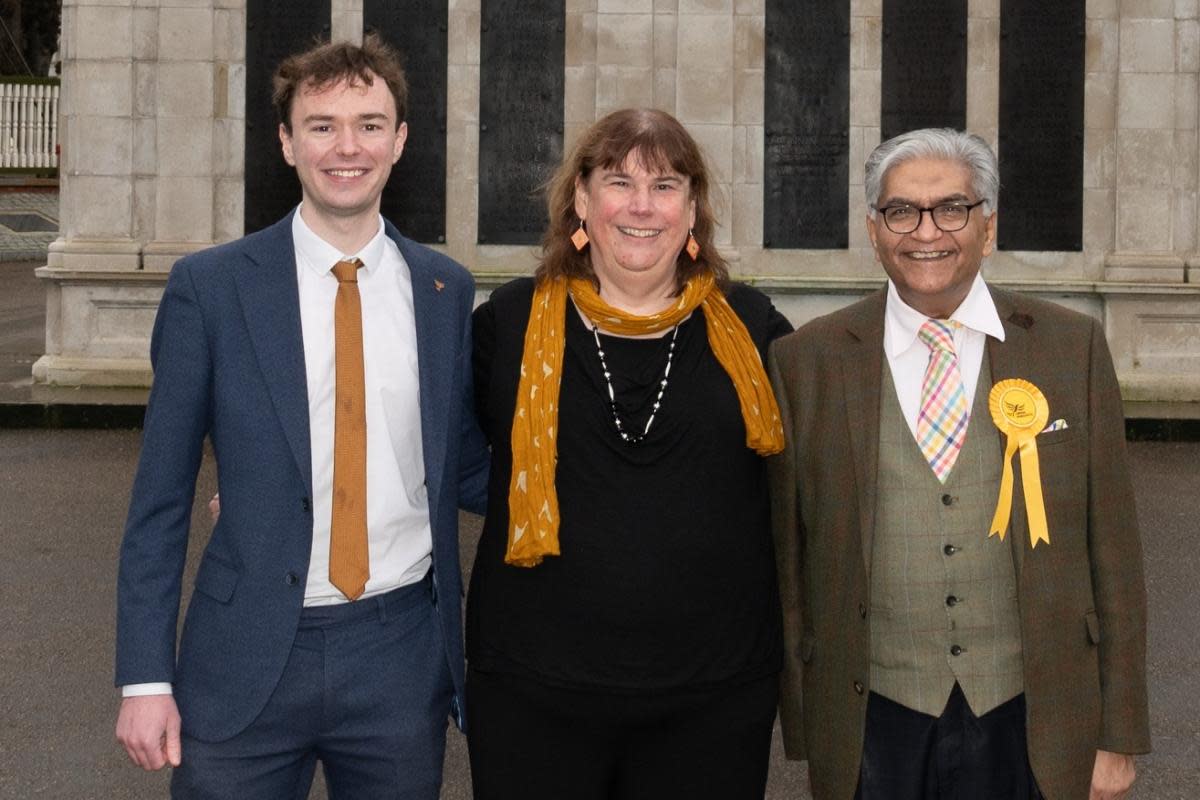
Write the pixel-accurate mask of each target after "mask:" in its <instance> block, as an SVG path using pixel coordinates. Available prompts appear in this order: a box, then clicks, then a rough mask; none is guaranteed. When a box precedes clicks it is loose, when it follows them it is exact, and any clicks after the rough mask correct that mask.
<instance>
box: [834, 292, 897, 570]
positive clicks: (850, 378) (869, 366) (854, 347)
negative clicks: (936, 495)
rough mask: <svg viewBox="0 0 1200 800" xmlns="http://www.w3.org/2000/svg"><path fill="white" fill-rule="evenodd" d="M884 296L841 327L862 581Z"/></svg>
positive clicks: (870, 521) (875, 456) (874, 470)
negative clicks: (845, 335)
mask: <svg viewBox="0 0 1200 800" xmlns="http://www.w3.org/2000/svg"><path fill="white" fill-rule="evenodd" d="M886 299H887V293H886V292H885V291H881V292H877V293H876V294H874V295H872V296H871V297H870V298H868V302H866V303H864V304H863V305H862V306H861V308H860V313H859V314H858V315H857V316H856V317H855V318H854V319H852V320H850V321H849V323H847V325H846V332H847V334H848V336H847V340H846V345H845V347H844V348H842V353H841V359H842V381H843V386H844V387H845V392H846V395H845V398H844V402H845V408H846V420H847V422H848V427H849V429H850V452H851V456H852V457H853V459H854V480H855V482H856V483H857V485H858V486H859V487H860V489H859V491H858V502H859V508H858V518H859V531H860V533H861V534H862V552H863V561H864V566H865V567H866V570H867V575H868V576H870V574H871V548H872V546H873V543H874V539H875V492H876V488H877V487H876V479H877V474H878V469H879V397H880V391H881V390H882V388H883V387H882V386H881V385H880V384H881V377H882V374H883V311H884V303H885V301H886Z"/></svg>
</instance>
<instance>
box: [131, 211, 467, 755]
mask: <svg viewBox="0 0 1200 800" xmlns="http://www.w3.org/2000/svg"><path fill="white" fill-rule="evenodd" d="M293 213H295V212H293ZM291 224H292V221H291V215H289V216H288V217H287V218H285V219H284V220H282V221H280V222H278V223H276V224H275V225H273V226H271V227H270V228H267V229H265V230H263V231H260V232H258V233H255V234H252V235H250V236H247V237H245V238H243V239H240V240H238V241H236V242H231V243H229V244H225V245H221V246H218V247H214V248H211V249H208V250H205V251H203V252H200V253H196V254H195V255H191V256H188V257H187V258H184V259H182V260H180V261H179V262H178V263H177V264H176V265H175V267H174V269H172V271H171V275H170V277H169V279H168V280H167V286H166V290H165V292H164V294H163V298H162V303H161V305H160V306H159V310H158V316H157V318H156V319H155V323H154V333H153V338H152V339H151V345H150V358H151V362H152V364H153V366H154V385H153V388H152V390H151V393H150V401H149V405H148V407H147V409H146V420H145V429H144V433H143V441H142V453H141V461H140V463H139V465H138V471H137V478H136V480H135V482H134V487H133V496H132V500H131V502H130V508H129V518H128V521H127V523H126V528H125V537H124V541H123V542H122V545H121V561H120V573H119V579H118V589H117V647H116V683H117V685H125V684H131V683H146V682H157V681H169V682H171V683H172V684H173V685H174V692H175V698H176V702H177V703H178V705H179V710H180V714H181V716H182V718H183V727H184V730H185V732H187V733H188V734H189V735H190V736H194V737H196V738H198V739H202V740H207V741H220V740H223V739H226V738H229V737H231V736H233V735H235V734H237V733H238V732H240V731H241V730H243V729H244V728H245V727H246V726H247V725H249V724H250V722H251V721H253V720H254V718H255V717H256V716H257V715H258V713H259V712H260V711H261V710H262V708H263V706H264V705H265V703H266V701H267V699H268V697H269V696H270V695H271V692H272V690H273V689H274V688H275V686H276V684H277V683H278V681H279V678H280V675H281V674H282V672H283V668H284V664H285V663H286V661H287V658H288V653H289V651H290V648H291V645H292V640H293V638H294V635H295V632H296V626H297V623H298V620H299V617H300V611H301V608H302V603H303V599H304V586H305V577H306V575H307V573H308V565H309V555H310V552H311V548H312V528H313V516H312V511H311V509H312V501H311V498H312V475H311V472H312V464H311V455H310V443H309V426H308V393H307V385H306V378H305V368H304V346H303V341H302V335H301V328H300V310H299V291H298V288H297V278H296V263H295V250H294V246H293V242H292V228H291ZM386 231H387V235H388V236H389V237H390V238H391V239H393V240H394V241H395V242H396V244H397V246H398V247H399V248H400V252H401V253H402V254H403V256H404V260H405V261H406V262H407V263H408V266H409V269H410V270H411V273H412V288H413V306H414V309H415V315H416V331H417V357H418V365H419V367H418V368H419V373H420V398H421V439H422V441H421V442H420V443H419V446H421V447H422V449H423V453H424V458H425V475H426V485H427V487H428V497H429V515H430V522H431V525H432V531H433V577H434V599H435V603H436V606H437V609H438V612H439V616H440V618H441V623H442V632H443V634H444V637H443V638H444V640H445V642H446V656H447V658H448V660H449V668H450V674H451V675H452V676H453V680H454V687H455V695H456V697H455V700H454V702H453V703H452V706H451V707H450V708H447V714H450V715H452V716H454V717H455V718H456V721H457V722H458V723H459V724H460V726H461V724H462V717H463V712H462V700H461V698H462V691H463V653H462V633H461V615H460V608H461V602H462V601H461V598H462V578H461V575H460V571H459V558H458V508H459V507H460V506H461V507H463V508H466V509H468V510H471V511H477V512H482V511H483V508H484V504H485V502H486V490H487V464H488V454H487V449H486V445H485V443H484V439H483V435H482V434H481V433H480V431H479V428H478V426H477V424H476V422H475V418H474V415H473V414H472V413H471V408H472V406H471V403H472V400H471V398H472V389H471V369H470V366H471V362H470V356H471V347H470V316H471V307H472V303H473V299H474V283H473V281H472V279H471V276H470V274H469V273H468V272H467V271H466V270H465V269H463V268H462V267H461V266H459V265H458V264H457V263H455V262H454V261H452V260H450V259H449V258H447V257H445V256H443V255H440V254H438V253H435V252H434V251H432V250H429V249H428V248H425V247H422V246H421V245H418V244H416V243H414V242H411V241H409V240H408V239H405V238H404V237H403V236H401V235H400V233H399V232H398V231H397V230H396V229H395V228H394V227H393V226H392V225H391V224H390V223H387V224H386ZM206 436H208V437H210V438H211V441H212V447H213V451H214V454H215V456H216V461H217V472H218V482H219V490H220V493H221V516H220V520H219V521H218V523H217V525H216V528H215V529H214V530H213V533H212V537H211V539H210V541H209V543H208V546H207V548H206V549H205V551H204V555H203V558H202V560H201V561H200V566H199V572H198V574H197V575H196V583H195V591H194V592H193V594H192V599H191V602H190V603H189V605H188V610H187V616H186V619H185V622H184V626H183V632H182V634H181V636H180V641H179V652H178V657H177V656H176V649H175V632H176V622H177V619H178V614H179V603H180V589H181V581H182V575H183V567H184V561H185V557H186V554H187V540H188V527H189V520H190V518H191V511H192V503H193V497H194V494H195V483H196V474H197V471H198V469H199V465H200V458H201V453H202V449H203V442H204V439H205V437H206ZM412 446H413V447H416V446H418V443H417V442H413V443H412ZM397 490H399V489H397ZM364 680H369V677H365V678H364Z"/></svg>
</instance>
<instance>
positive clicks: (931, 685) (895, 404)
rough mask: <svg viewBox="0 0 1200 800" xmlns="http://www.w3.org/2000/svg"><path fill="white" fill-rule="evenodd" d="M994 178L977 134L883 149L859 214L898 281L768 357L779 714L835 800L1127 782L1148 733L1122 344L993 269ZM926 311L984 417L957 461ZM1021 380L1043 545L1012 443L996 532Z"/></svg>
mask: <svg viewBox="0 0 1200 800" xmlns="http://www.w3.org/2000/svg"><path fill="white" fill-rule="evenodd" d="M998 184H999V179H998V170H997V167H996V160H995V156H994V155H993V154H992V152H991V150H990V148H989V147H988V146H987V144H986V143H984V142H983V141H982V140H981V139H979V138H978V137H975V136H972V135H969V134H965V133H960V132H957V131H952V130H948V129H945V130H923V131H914V132H911V133H908V134H904V135H902V136H899V137H897V138H895V139H892V140H890V141H888V142H885V143H883V144H882V145H880V146H879V147H878V148H877V149H876V151H875V152H874V153H873V154H872V155H871V157H870V159H869V160H868V162H867V172H866V189H867V201H868V204H869V207H870V211H869V213H868V218H867V229H868V233H869V235H870V238H871V242H872V244H873V246H874V249H875V254H876V258H877V259H878V260H879V261H880V263H881V264H882V265H883V267H884V270H885V271H886V272H887V274H888V277H889V282H888V286H887V287H886V288H885V289H883V290H881V291H879V292H877V293H875V294H873V295H871V296H869V297H867V298H866V299H864V300H862V301H861V302H858V303H856V304H854V305H852V306H850V307H848V308H846V309H843V310H841V311H839V312H836V313H834V314H830V315H829V316H826V317H823V318H821V319H818V320H815V321H813V322H811V323H810V324H808V325H806V326H804V327H803V328H801V329H800V330H799V331H797V332H796V333H794V334H792V335H790V336H788V337H785V338H784V339H781V340H779V341H777V342H776V343H775V346H774V347H773V348H772V350H771V355H770V373H771V378H772V381H773V383H774V385H775V389H776V394H777V396H778V399H779V403H780V410H781V412H782V415H783V418H784V425H785V429H786V432H787V437H788V447H787V449H786V451H785V452H784V453H783V454H781V455H780V456H778V457H776V458H775V459H774V460H773V464H772V502H773V518H774V525H775V538H776V547H777V553H778V566H779V576H780V588H781V596H782V602H783V611H784V623H785V637H786V650H785V663H784V671H783V679H782V680H783V687H782V696H781V718H782V723H783V731H784V741H785V745H786V749H787V753H788V756H789V757H790V758H793V759H807V760H808V762H809V775H810V779H811V782H812V787H813V792H814V794H815V796H816V798H818V800H825V799H826V798H850V797H862V798H867V799H868V800H869V798H888V800H892V799H893V798H948V797H963V798H966V797H970V798H977V797H997V798H1000V797H1003V798H1016V797H1031V798H1036V797H1039V796H1041V797H1046V798H1050V800H1058V798H1084V797H1089V796H1090V797H1091V798H1120V797H1123V796H1125V794H1126V792H1127V791H1128V789H1129V787H1130V785H1131V784H1132V782H1133V778H1134V765H1133V758H1132V755H1131V754H1134V753H1144V752H1147V751H1148V750H1149V746H1150V738H1149V729H1148V728H1149V725H1148V714H1147V703H1146V680H1145V617H1146V614H1145V587H1144V582H1143V575H1142V554H1141V545H1140V542H1139V538H1138V531H1137V522H1136V518H1135V513H1134V503H1133V493H1132V489H1131V485H1130V480H1129V474H1128V469H1127V467H1126V463H1125V447H1124V428H1123V418H1122V411H1121V398H1120V394H1119V391H1118V387H1117V382H1116V377H1115V374H1114V371H1113V367H1112V361H1111V357H1110V355H1109V352H1108V348H1107V345H1106V343H1105V339H1104V335H1103V332H1102V329H1101V326H1100V325H1099V324H1098V323H1097V322H1095V321H1094V320H1092V319H1090V318H1088V317H1086V316H1083V315H1080V314H1077V313H1074V312H1071V311H1067V310H1065V309H1063V308H1061V307H1059V306H1056V305H1053V304H1050V303H1047V302H1043V301H1040V300H1036V299H1033V298H1028V297H1023V296H1021V295H1018V294H1014V293H1011V292H1007V291H1003V290H1000V289H996V288H992V287H989V286H987V284H986V283H984V281H983V280H982V279H981V277H980V276H979V269H980V265H981V262H982V260H983V258H984V257H986V256H987V255H989V254H990V253H991V251H992V247H993V242H994V239H995V230H996V214H995V208H996V194H997V189H998ZM898 231H899V232H898ZM928 319H931V320H936V321H939V322H941V323H942V328H941V329H942V330H944V331H945V332H946V334H947V338H952V339H953V347H952V348H951V350H950V357H951V358H952V360H953V362H954V366H953V370H952V371H953V372H954V373H955V375H954V377H953V382H952V384H951V385H952V386H955V387H957V386H961V392H962V395H961V396H962V397H963V398H965V400H966V406H967V411H968V413H967V416H966V417H965V420H966V425H965V432H963V431H960V432H958V433H952V434H951V435H950V436H949V437H948V439H949V440H950V441H951V443H952V444H953V445H954V446H953V448H950V449H953V450H955V452H956V454H957V460H956V461H954V462H953V463H952V465H951V467H950V469H949V470H948V472H944V473H942V474H940V475H939V474H937V470H936V468H931V466H930V464H931V463H933V462H931V461H929V460H927V457H928V454H927V453H926V452H925V451H923V449H922V446H921V444H920V443H919V442H918V430H920V431H921V433H922V435H926V434H927V433H928V430H929V425H928V423H927V422H923V421H922V420H921V417H922V416H923V415H925V416H926V417H927V418H928V413H929V410H930V407H931V406H930V402H931V401H935V398H936V390H935V389H933V388H931V385H932V384H927V379H926V375H925V372H926V369H927V366H928V365H929V364H930V363H931V361H932V360H933V352H932V348H933V344H931V343H929V344H927V342H926V340H925V339H923V338H922V335H921V334H919V333H918V330H919V329H922V328H923V327H924V326H925V325H926V324H927V320H928ZM1014 380H1019V381H1024V382H1027V383H1028V384H1032V385H1033V386H1034V387H1036V389H1037V390H1040V393H1041V394H1042V395H1043V396H1044V398H1045V402H1046V403H1047V404H1048V406H1049V417H1048V419H1049V420H1052V422H1048V423H1047V424H1046V427H1045V429H1041V428H1040V426H1039V428H1038V429H1039V430H1040V431H1041V432H1040V433H1038V434H1037V436H1036V438H1035V440H1034V441H1035V443H1036V449H1037V456H1038V461H1039V464H1040V469H1039V472H1040V485H1041V490H1042V496H1043V507H1044V509H1045V516H1046V520H1047V533H1048V536H1049V540H1048V542H1047V541H1039V542H1038V543H1037V546H1036V547H1034V546H1032V545H1031V528H1032V532H1033V533H1035V534H1036V532H1037V528H1036V525H1035V524H1033V523H1030V522H1029V519H1030V517H1029V515H1028V512H1029V511H1030V510H1031V509H1032V510H1034V511H1035V512H1036V509H1035V508H1034V506H1036V502H1035V501H1034V499H1033V496H1032V495H1030V496H1028V497H1027V494H1026V491H1025V489H1026V486H1027V484H1026V475H1024V474H1023V473H1024V472H1029V473H1030V475H1032V470H1031V469H1030V468H1029V466H1028V465H1029V462H1028V461H1027V460H1024V459H1022V458H1021V457H1020V456H1016V457H1013V458H1012V459H1011V461H1012V464H1013V470H1014V475H1013V480H1012V487H1013V489H1012V499H1011V502H1010V504H1009V505H1010V507H1011V516H1010V522H1009V524H1008V525H1007V526H1005V530H1004V531H1003V532H1004V533H1005V534H1006V535H1005V536H1004V537H1003V539H1001V537H999V536H991V537H989V536H988V533H989V520H991V519H992V514H993V512H994V511H995V510H996V507H997V500H998V498H999V497H1000V483H1001V481H1000V478H1001V468H1002V464H1003V461H1004V452H1005V445H1006V443H1007V437H1006V433H1004V432H1002V431H1001V430H1000V428H999V423H997V422H994V421H993V418H992V416H993V415H992V414H991V413H990V410H989V390H990V389H991V388H992V387H993V386H994V385H995V384H997V383H1001V382H1005V381H1014ZM1006 385H1007V384H1006ZM1001 421H1003V420H1001ZM923 426H924V427H923ZM926 438H928V437H926ZM1034 516H1035V517H1036V513H1035V515H1034Z"/></svg>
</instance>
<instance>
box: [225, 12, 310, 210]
mask: <svg viewBox="0 0 1200 800" xmlns="http://www.w3.org/2000/svg"><path fill="white" fill-rule="evenodd" d="M329 3H330V0H247V2H246V150H245V152H246V161H245V203H246V208H245V226H246V233H251V232H253V231H257V230H260V229H261V228H265V227H266V226H268V225H270V224H271V223H273V222H276V221H278V220H279V219H280V218H281V217H283V216H284V215H285V214H287V213H288V212H289V211H291V210H292V209H293V208H294V207H295V206H296V204H297V203H299V202H300V181H299V180H297V179H296V170H294V169H293V168H292V167H290V166H288V164H287V162H286V161H284V160H283V153H282V152H281V150H280V146H279V119H278V117H276V115H275V107H274V106H273V105H271V91H272V88H271V76H272V75H274V74H275V69H276V68H277V67H278V66H279V62H281V61H283V59H285V58H286V57H288V56H289V55H291V54H292V53H296V52H299V51H302V50H305V49H307V48H309V47H311V46H312V45H313V43H314V42H316V41H317V39H318V38H325V39H328V38H329Z"/></svg>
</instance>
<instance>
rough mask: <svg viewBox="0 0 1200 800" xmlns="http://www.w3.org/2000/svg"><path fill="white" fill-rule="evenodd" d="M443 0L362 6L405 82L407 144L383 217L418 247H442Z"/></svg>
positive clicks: (366, 0)
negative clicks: (396, 57)
mask: <svg viewBox="0 0 1200 800" xmlns="http://www.w3.org/2000/svg"><path fill="white" fill-rule="evenodd" d="M447 23H448V5H447V0H363V28H364V29H365V30H367V31H375V32H376V33H378V34H379V35H380V36H381V37H383V39H384V40H385V41H386V42H387V43H388V44H390V45H392V46H393V47H395V48H396V49H398V50H399V51H400V53H401V55H402V56H403V59H404V62H403V63H404V72H405V76H406V77H407V79H408V112H407V114H406V121H407V122H408V141H407V142H405V145H404V153H403V155H401V156H400V160H399V161H398V162H397V163H396V166H395V167H393V168H392V174H391V177H389V178H388V182H387V187H386V188H385V189H384V192H383V202H382V207H381V213H382V214H383V216H384V217H385V218H386V219H388V220H391V221H392V222H393V223H395V225H396V227H398V228H399V229H400V231H401V232H402V233H404V235H405V236H409V237H411V238H413V239H416V240H417V241H418V242H429V243H433V242H444V241H446V63H447Z"/></svg>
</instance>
